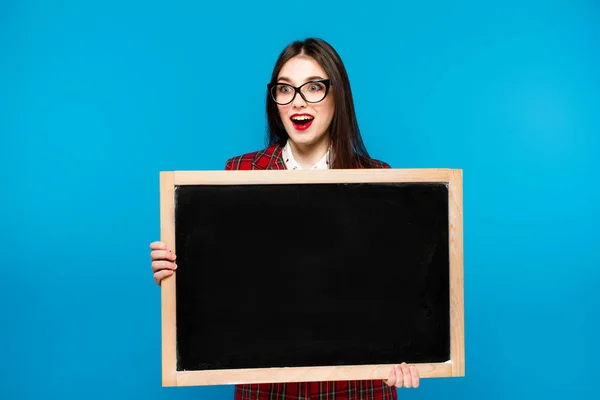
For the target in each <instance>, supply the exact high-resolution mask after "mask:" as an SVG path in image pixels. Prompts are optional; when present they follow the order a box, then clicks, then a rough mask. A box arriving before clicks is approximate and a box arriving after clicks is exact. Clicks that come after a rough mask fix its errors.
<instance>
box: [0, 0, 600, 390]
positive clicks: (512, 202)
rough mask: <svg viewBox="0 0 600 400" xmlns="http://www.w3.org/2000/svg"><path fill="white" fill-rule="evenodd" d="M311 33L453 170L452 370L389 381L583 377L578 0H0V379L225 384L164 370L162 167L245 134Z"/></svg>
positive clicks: (590, 176)
mask: <svg viewBox="0 0 600 400" xmlns="http://www.w3.org/2000/svg"><path fill="white" fill-rule="evenodd" d="M307 36H318V37H322V38H324V39H326V40H328V41H330V42H331V43H332V44H333V45H334V46H335V47H336V48H337V50H338V51H339V52H340V54H341V56H342V57H343V59H344V61H345V63H346V66H347V68H348V71H349V74H350V78H351V82H352V85H353V90H354V94H355V100H356V107H357V112H358V117H359V122H360V126H361V128H362V131H363V133H364V139H365V141H366V143H367V145H368V148H369V150H370V152H371V154H372V155H373V156H374V157H376V158H379V159H383V160H385V161H387V162H389V163H391V164H392V166H393V167H396V168H405V167H450V168H463V169H464V184H465V188H464V197H465V202H464V206H465V213H464V222H465V284H466V288H465V312H466V371H467V377H466V378H463V379H426V380H424V381H423V382H422V385H421V388H419V389H418V390H403V391H401V394H402V397H403V398H406V399H410V398H412V399H433V398H440V397H442V396H443V397H444V398H460V399H481V398H486V399H506V398H511V399H521V398H523V399H525V398H531V397H532V396H536V397H538V398H544V399H563V398H578V399H589V398H595V396H596V395H597V393H596V391H597V390H596V387H595V382H597V379H598V376H600V373H599V369H598V360H599V359H600V347H599V345H598V342H599V339H598V338H600V328H599V323H598V316H599V312H598V310H599V308H600V300H599V298H598V293H599V289H600V274H599V272H598V266H599V261H600V255H599V253H598V250H597V248H598V243H599V235H598V233H597V231H598V223H599V222H600V215H599V213H600V212H599V211H598V210H599V208H598V207H597V197H598V194H599V190H598V185H597V184H596V182H595V179H596V175H595V173H594V172H596V171H597V170H598V166H599V163H598V161H597V152H598V149H599V146H598V144H599V139H598V133H599V132H600V118H599V116H598V114H599V110H600V96H599V93H600V72H599V71H600V51H599V47H598V42H599V41H600V7H599V5H598V2H596V1H592V0H590V1H574V0H563V1H527V0H519V1H512V0H508V1H506V0H505V1H501V2H478V1H472V2H464V1H463V2H448V1H442V0H431V1H422V2H408V1H395V2H391V1H390V2H373V1H369V2H366V3H364V4H358V3H348V2H346V1H341V0H340V1H321V2H317V3H293V2H289V3H288V2H275V1H261V2H259V3H258V4H251V3H250V2H227V3H219V2H209V3H205V4H200V2H193V1H187V2H185V1H170V2H166V1H165V2H156V1H154V2H146V1H136V0H120V1H113V0H105V1H94V2H92V1H86V2H78V1H47V2H43V1H30V0H28V1H25V0H22V1H7V0H4V1H3V2H1V3H0V134H1V136H0V174H1V175H0V177H1V178H2V185H1V186H0V187H1V189H0V190H1V196H0V227H1V229H0V244H1V252H0V253H1V261H0V269H1V279H2V289H1V290H0V303H1V304H2V305H3V309H2V313H1V314H0V315H1V321H2V324H1V328H0V382H1V384H0V398H2V399H37V398H55V397H57V398H58V397H60V398H87V399H107V398H110V399H115V400H116V399H130V398H144V399H146V400H151V399H173V400H174V399H219V398H220V399H227V398H230V397H231V394H232V391H233V387H231V386H221V387H204V388H167V389H165V388H161V386H160V385H161V379H160V366H161V359H160V312H159V311H160V291H159V289H158V287H157V286H156V285H155V284H154V282H153V280H152V277H151V273H150V262H149V249H148V245H149V243H150V242H151V241H152V240H156V239H158V238H159V214H158V211H159V208H158V207H159V203H158V200H159V198H158V174H159V171H161V170H173V169H222V168H223V167H224V163H225V160H226V159H227V158H228V157H231V156H233V155H236V154H239V153H242V152H247V151H252V150H257V149H259V148H261V147H262V146H263V144H264V141H263V138H264V125H265V121H264V110H263V96H264V88H265V84H266V82H267V81H268V80H269V75H270V72H271V68H272V66H273V64H274V62H275V59H276V57H277V55H278V53H279V51H280V50H281V49H282V48H283V47H284V46H285V45H286V44H287V43H288V42H290V41H292V40H294V39H298V38H304V37H307ZM399 306H400V305H399Z"/></svg>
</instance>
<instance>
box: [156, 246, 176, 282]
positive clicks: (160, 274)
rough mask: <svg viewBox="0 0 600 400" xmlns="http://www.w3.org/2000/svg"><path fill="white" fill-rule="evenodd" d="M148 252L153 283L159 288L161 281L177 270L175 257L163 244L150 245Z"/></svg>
mask: <svg viewBox="0 0 600 400" xmlns="http://www.w3.org/2000/svg"><path fill="white" fill-rule="evenodd" d="M150 250H151V252H150V259H151V260H152V272H153V273H154V282H156V284H157V285H158V286H160V283H161V281H162V280H163V279H164V278H166V277H167V276H171V275H173V272H174V271H175V269H176V268H177V264H175V258H176V256H175V254H173V252H172V251H171V250H170V249H169V248H168V247H167V245H166V244H165V243H163V242H152V243H150Z"/></svg>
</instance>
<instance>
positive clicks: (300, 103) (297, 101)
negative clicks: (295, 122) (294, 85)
mask: <svg viewBox="0 0 600 400" xmlns="http://www.w3.org/2000/svg"><path fill="white" fill-rule="evenodd" d="M292 105H293V106H294V108H304V107H306V106H307V104H306V101H305V100H304V98H303V97H302V96H301V95H300V93H296V97H294V101H293V102H292Z"/></svg>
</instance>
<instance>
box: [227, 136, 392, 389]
mask: <svg viewBox="0 0 600 400" xmlns="http://www.w3.org/2000/svg"><path fill="white" fill-rule="evenodd" d="M365 161H366V163H365V164H366V165H367V167H368V168H390V166H389V165H388V164H386V163H384V162H382V161H378V160H373V159H369V160H365ZM357 168H358V166H357ZM225 169H226V170H265V169H277V170H282V169H283V170H284V169H286V166H285V162H284V160H283V158H282V157H281V146H279V145H277V144H273V145H271V146H269V147H267V148H266V149H263V150H260V151H257V152H254V153H248V154H243V155H240V156H236V157H233V158H230V159H229V160H227V163H226V165H225ZM234 398H235V400H284V399H285V400H288V399H298V400H300V399H307V400H308V399H319V400H330V399H331V400H333V399H335V400H359V399H361V400H362V399H369V400H390V399H393V400H395V399H397V392H396V388H395V387H389V386H388V385H386V384H385V382H384V381H383V380H361V381H330V382H301V383H295V382H294V383H268V384H246V385H236V387H235V392H234Z"/></svg>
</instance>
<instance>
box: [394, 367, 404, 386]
mask: <svg viewBox="0 0 600 400" xmlns="http://www.w3.org/2000/svg"><path fill="white" fill-rule="evenodd" d="M394 372H395V374H396V387H402V384H403V383H404V376H402V370H401V369H400V366H399V365H394Z"/></svg>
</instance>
